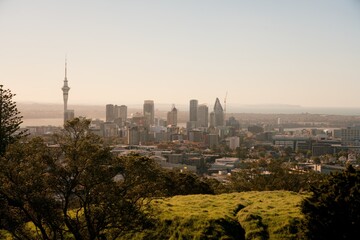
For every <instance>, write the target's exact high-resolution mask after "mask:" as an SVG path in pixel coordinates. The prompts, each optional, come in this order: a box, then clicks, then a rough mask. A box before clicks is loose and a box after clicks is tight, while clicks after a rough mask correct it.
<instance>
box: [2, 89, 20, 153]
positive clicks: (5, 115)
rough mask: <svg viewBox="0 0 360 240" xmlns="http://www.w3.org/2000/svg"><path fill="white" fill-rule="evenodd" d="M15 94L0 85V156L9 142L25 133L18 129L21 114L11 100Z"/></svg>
mask: <svg viewBox="0 0 360 240" xmlns="http://www.w3.org/2000/svg"><path fill="white" fill-rule="evenodd" d="M14 96H15V94H12V93H11V91H10V90H9V89H3V85H0V156H1V155H3V154H4V153H5V150H6V147H7V146H8V145H9V144H10V143H14V142H15V141H16V140H18V139H19V138H21V137H22V136H24V135H25V133H26V131H19V130H20V124H21V123H22V116H20V112H19V111H18V109H17V107H16V102H14V101H13V100H12V98H13V97H14Z"/></svg>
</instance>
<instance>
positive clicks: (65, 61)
mask: <svg viewBox="0 0 360 240" xmlns="http://www.w3.org/2000/svg"><path fill="white" fill-rule="evenodd" d="M65 80H67V56H65Z"/></svg>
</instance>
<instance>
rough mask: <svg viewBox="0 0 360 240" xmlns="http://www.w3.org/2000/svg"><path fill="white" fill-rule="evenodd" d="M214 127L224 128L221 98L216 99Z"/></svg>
mask: <svg viewBox="0 0 360 240" xmlns="http://www.w3.org/2000/svg"><path fill="white" fill-rule="evenodd" d="M214 124H215V125H214V126H215V127H220V126H224V109H223V108H222V106H221V103H220V100H219V98H216V101H215V105H214Z"/></svg>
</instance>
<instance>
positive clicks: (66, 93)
mask: <svg viewBox="0 0 360 240" xmlns="http://www.w3.org/2000/svg"><path fill="white" fill-rule="evenodd" d="M61 90H62V91H63V99H64V115H65V114H66V111H67V102H68V96H69V90H70V88H69V86H68V80H67V61H66V59H65V79H64V86H63V87H62V88H61Z"/></svg>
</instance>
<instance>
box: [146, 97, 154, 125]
mask: <svg viewBox="0 0 360 240" xmlns="http://www.w3.org/2000/svg"><path fill="white" fill-rule="evenodd" d="M143 114H144V117H145V118H146V120H147V122H148V124H150V125H154V119H155V116H154V101H153V100H145V101H144V106H143Z"/></svg>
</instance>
